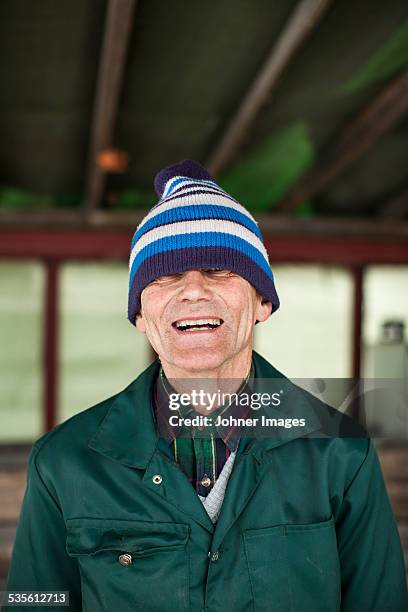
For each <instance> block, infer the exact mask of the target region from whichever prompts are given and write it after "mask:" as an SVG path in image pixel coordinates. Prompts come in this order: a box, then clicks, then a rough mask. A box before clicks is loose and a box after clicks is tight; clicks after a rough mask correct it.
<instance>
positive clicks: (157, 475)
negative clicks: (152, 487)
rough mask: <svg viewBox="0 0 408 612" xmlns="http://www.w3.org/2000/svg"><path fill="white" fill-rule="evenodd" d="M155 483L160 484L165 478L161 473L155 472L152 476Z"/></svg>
mask: <svg viewBox="0 0 408 612" xmlns="http://www.w3.org/2000/svg"><path fill="white" fill-rule="evenodd" d="M152 480H153V482H154V484H160V483H161V481H162V480H163V478H162V477H161V476H160V474H155V475H154V476H153V478H152Z"/></svg>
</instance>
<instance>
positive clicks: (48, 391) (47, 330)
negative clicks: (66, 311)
mask: <svg viewBox="0 0 408 612" xmlns="http://www.w3.org/2000/svg"><path fill="white" fill-rule="evenodd" d="M58 273H59V268H58V264H57V263H56V262H55V261H48V262H47V263H46V288H45V307H44V310H43V314H44V324H43V329H44V332H43V364H44V365H43V389H44V402H43V406H44V414H43V423H44V431H49V430H50V429H52V428H53V427H54V426H55V425H56V422H57V418H56V415H57V389H58Z"/></svg>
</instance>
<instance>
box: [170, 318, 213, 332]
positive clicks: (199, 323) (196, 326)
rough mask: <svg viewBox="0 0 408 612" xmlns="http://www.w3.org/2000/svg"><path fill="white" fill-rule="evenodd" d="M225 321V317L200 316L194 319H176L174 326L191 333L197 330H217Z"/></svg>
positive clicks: (179, 330) (180, 330) (178, 329)
mask: <svg viewBox="0 0 408 612" xmlns="http://www.w3.org/2000/svg"><path fill="white" fill-rule="evenodd" d="M223 323H224V321H223V319H219V318H217V317H200V318H192V319H179V320H178V321H174V322H173V323H172V326H173V327H174V328H175V329H176V330H177V331H178V332H182V333H191V332H194V331H195V332H197V331H210V330H211V331H212V330H215V329H217V328H219V327H221V325H222V324H223Z"/></svg>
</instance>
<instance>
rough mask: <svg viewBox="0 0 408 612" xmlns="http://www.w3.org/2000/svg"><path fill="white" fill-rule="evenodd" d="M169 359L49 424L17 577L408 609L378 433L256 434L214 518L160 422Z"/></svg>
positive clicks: (36, 460) (118, 608)
mask: <svg viewBox="0 0 408 612" xmlns="http://www.w3.org/2000/svg"><path fill="white" fill-rule="evenodd" d="M253 359H254V366H255V377H258V378H274V377H283V375H282V374H280V373H279V372H278V371H277V370H276V369H275V368H273V367H272V366H271V365H270V364H269V363H268V362H267V361H266V360H265V359H264V358H263V357H261V356H260V355H259V354H258V353H256V352H255V351H253ZM159 366H160V363H159V360H158V359H157V360H156V361H154V362H153V363H152V364H151V365H150V366H149V367H148V368H147V369H146V370H145V371H144V372H142V374H141V375H140V376H139V377H138V378H137V379H136V380H134V381H133V382H132V383H131V384H130V385H129V386H128V387H127V388H126V389H124V390H123V391H121V392H120V393H118V394H117V395H115V396H114V397H112V398H109V399H107V400H105V401H103V402H101V403H99V404H98V405H96V406H94V407H92V408H89V409H88V410H85V411H83V412H81V413H79V414H77V415H75V416H74V417H72V418H71V419H69V420H67V421H66V422H64V423H62V424H61V425H59V426H58V427H56V428H54V429H53V430H52V431H51V432H49V433H47V434H45V435H44V436H42V437H41V438H40V439H39V440H37V442H36V443H35V445H34V447H33V450H32V452H31V455H30V459H29V468H28V483H27V490H26V493H25V497H24V501H23V505H22V510H21V515H20V520H19V524H18V528H17V534H16V540H15V545H14V549H13V554H12V560H11V564H10V569H9V575H8V581H7V584H6V588H7V590H8V591H16V590H20V591H22V590H24V591H29V590H36V591H48V592H49V591H69V595H70V609H72V610H78V611H79V610H84V611H86V612H101V611H106V612H134V611H136V610H137V611H142V612H184V611H186V612H187V611H194V612H196V611H197V612H198V611H199V612H204V611H206V612H207V611H208V612H244V611H245V612H246V611H251V612H253V611H257V612H266V611H273V612H289V611H291V612H323V611H324V612H335V611H336V610H342V611H344V612H345V611H347V612H369V611H370V612H376V611H378V612H403V611H404V612H407V610H408V596H407V589H406V581H405V569H404V562H403V554H402V549H401V543H400V539H399V536H398V531H397V526H396V522H395V519H394V516H393V512H392V510H391V506H390V502H389V498H388V495H387V492H386V489H385V486H384V480H383V476H382V472H381V468H380V465H379V461H378V456H377V453H376V450H375V447H374V445H373V442H372V441H371V440H370V439H369V438H367V437H365V438H364V437H358V438H357V437H347V438H344V437H329V438H328V437H313V435H312V436H311V437H307V436H305V434H304V433H302V432H299V429H297V430H296V431H295V428H293V429H292V430H288V434H287V435H285V436H283V437H273V438H259V439H250V438H245V439H244V438H243V439H242V440H241V442H242V444H241V442H240V447H239V451H238V454H237V457H236V459H235V464H234V467H233V470H232V473H231V476H230V479H229V482H228V486H227V489H226V493H225V498H224V502H223V505H222V509H221V514H220V517H219V519H218V522H217V523H216V524H215V525H214V524H213V523H212V522H211V520H210V518H209V516H208V515H207V512H206V510H205V508H204V506H203V504H202V502H201V501H200V499H199V498H198V496H197V493H196V491H195V490H194V488H193V487H192V486H191V484H190V482H189V481H188V479H187V477H186V476H185V474H184V473H183V472H182V471H181V469H180V468H179V466H178V465H177V463H175V461H174V459H173V458H172V457H171V455H170V454H169V452H168V446H167V448H166V445H165V443H164V440H163V439H161V438H158V436H157V433H156V429H155V424H154V419H153V414H152V410H151V395H152V388H153V383H154V381H155V378H156V376H157V374H158V371H159ZM286 380H287V379H286ZM309 395H310V394H309ZM310 397H313V396H311V395H310ZM316 401H319V402H320V400H316ZM316 414H317V413H316ZM308 430H309V431H310V433H313V430H316V431H317V430H318V420H317V418H316V419H313V418H312V419H311V422H309V423H308ZM291 431H292V432H291ZM290 432H291V433H290ZM4 609H5V610H10V611H12V610H20V609H21V610H26V609H27V608H26V607H25V606H21V607H5V608H4ZM40 609H44V610H45V609H49V608H45V607H44V608H40ZM65 609H67V608H65Z"/></svg>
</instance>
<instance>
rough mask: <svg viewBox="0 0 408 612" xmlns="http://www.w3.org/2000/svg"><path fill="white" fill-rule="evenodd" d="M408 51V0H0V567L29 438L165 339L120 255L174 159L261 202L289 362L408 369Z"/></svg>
mask: <svg viewBox="0 0 408 612" xmlns="http://www.w3.org/2000/svg"><path fill="white" fill-rule="evenodd" d="M407 69H408V6H407V3H406V2H405V0H394V1H393V2H392V3H386V2H384V1H383V0H361V1H360V2H352V0H334V1H329V0H277V1H275V2H273V3H271V2H270V1H267V0H252V1H244V0H234V1H232V0H218V1H217V2H215V1H211V0H210V1H209V2H206V3H202V2H200V3H198V2H191V1H189V2H187V1H186V0H179V1H176V2H172V3H168V2H163V1H159V0H149V1H147V0H140V1H139V2H137V1H136V0H110V1H103V0H98V1H97V0H70V1H69V2H68V1H67V0H60V1H59V2H54V1H53V0H36V2H28V1H27V0H25V1H24V0H3V1H2V2H1V4H0V82H1V97H0V495H1V504H0V586H1V585H2V584H3V581H4V577H5V575H6V572H7V566H8V560H9V556H10V551H11V547H12V543H13V538H14V533H15V526H16V522H17V519H18V514H19V509H20V504H21V500H22V496H23V493H24V489H25V478H26V460H27V456H28V453H29V450H30V448H31V445H32V443H33V441H34V440H36V439H37V438H38V437H39V436H40V435H41V434H42V433H44V432H45V431H48V430H49V429H51V428H52V427H54V426H55V425H57V424H58V423H60V422H62V421H63V420H65V419H67V418H69V417H70V416H72V415H74V414H76V413H77V412H79V411H81V410H84V409H86V408H88V407H89V406H91V405H93V404H95V403H97V402H99V401H100V400H102V399H105V398H106V397H108V396H110V395H113V394H115V393H117V392H118V391H120V390H121V389H122V388H124V387H125V386H127V385H128V384H129V383H130V382H131V380H133V379H134V378H136V376H137V375H138V374H139V373H140V372H141V371H142V370H143V369H144V368H145V367H146V366H147V365H148V364H149V363H150V362H151V360H152V359H153V358H154V357H155V355H154V352H153V350H152V349H151V347H150V346H149V344H148V342H147V340H146V338H145V336H143V335H142V334H140V333H139V332H138V331H137V330H136V329H135V328H133V326H131V324H130V323H129V322H128V321H127V283H128V276H127V275H128V268H127V258H128V255H129V246H130V241H131V237H132V234H133V232H134V231H135V229H136V227H137V225H138V223H139V222H140V221H141V219H142V218H143V216H144V215H145V214H146V212H147V210H148V209H149V208H150V207H151V206H152V205H153V204H155V202H156V201H157V198H156V196H155V193H154V190H153V177H154V175H155V174H156V173H157V172H158V171H159V170H160V169H161V168H162V167H163V166H166V165H169V164H171V163H174V162H177V161H180V160H182V159H185V158H192V159H196V160H198V161H200V162H201V163H202V164H204V165H205V166H206V167H207V168H208V169H209V171H210V172H212V173H213V175H214V176H215V177H216V178H217V180H218V181H219V183H220V184H221V185H222V187H224V188H225V189H226V190H227V191H229V192H230V193H231V194H232V195H233V196H234V197H235V198H237V199H238V200H239V201H241V202H242V203H243V204H244V205H245V206H246V207H247V208H248V209H249V210H250V211H251V212H252V213H253V214H254V216H255V217H256V219H257V220H258V222H259V225H260V228H261V231H262V233H263V235H264V237H265V243H266V246H267V249H268V252H269V257H270V261H271V264H272V269H273V272H274V275H275V280H276V286H277V291H278V294H279V296H280V299H281V308H280V310H279V311H278V312H277V313H276V314H274V315H273V316H272V317H271V318H270V319H269V321H268V322H267V323H264V324H262V325H258V326H256V328H255V349H256V350H257V351H258V352H260V353H261V354H262V355H263V356H264V357H266V358H267V359H268V360H269V361H270V362H271V363H272V364H273V365H274V366H275V367H277V368H278V369H279V370H281V371H283V372H284V373H285V374H286V375H287V376H290V377H310V378H322V377H331V378H333V379H334V378H348V377H353V378H359V377H366V378H374V377H376V378H395V379H399V380H401V381H405V382H407V381H408V356H407V355H408V353H407V339H406V326H407V324H408V240H407V238H408V164H407V159H408V71H407ZM383 408H384V415H383V416H384V422H382V421H381V415H380V418H379V421H378V423H377V424H376V427H377V431H378V433H379V437H378V439H376V440H375V441H376V444H377V447H378V452H379V454H380V459H381V462H382V466H383V471H384V475H385V478H386V484H387V488H388V491H389V494H390V497H391V500H392V504H393V508H394V512H395V516H396V518H397V521H398V526H399V529H400V534H401V538H402V541H403V544H404V547H405V550H408V469H407V468H408V446H407V444H406V442H404V440H403V439H399V440H397V438H398V435H397V433H398V432H394V433H395V440H393V439H392V434H393V432H392V431H391V434H390V435H388V438H387V440H384V439H381V435H380V434H381V431H382V427H383V426H384V423H385V421H386V419H387V406H386V405H384V407H383ZM405 408H407V407H406V406H405Z"/></svg>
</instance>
